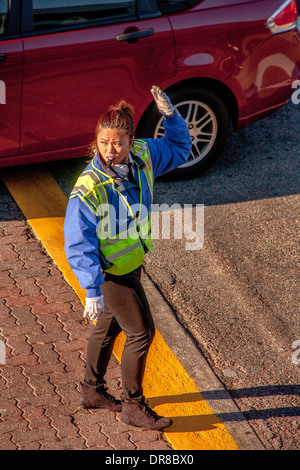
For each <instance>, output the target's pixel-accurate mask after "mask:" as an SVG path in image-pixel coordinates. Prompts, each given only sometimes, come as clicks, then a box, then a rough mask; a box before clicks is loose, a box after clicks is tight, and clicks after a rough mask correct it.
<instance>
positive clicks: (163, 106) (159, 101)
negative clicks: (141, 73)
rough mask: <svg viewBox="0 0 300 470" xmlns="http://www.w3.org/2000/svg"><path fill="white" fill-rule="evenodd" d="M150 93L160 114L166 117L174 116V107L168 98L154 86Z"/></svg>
mask: <svg viewBox="0 0 300 470" xmlns="http://www.w3.org/2000/svg"><path fill="white" fill-rule="evenodd" d="M151 93H152V95H153V98H154V101H155V104H156V106H157V109H158V111H159V112H160V114H162V115H163V116H166V117H169V116H172V114H174V107H173V105H172V103H171V101H170V98H169V97H168V96H167V95H166V94H165V93H164V92H163V91H162V90H161V89H160V88H159V87H158V86H156V85H153V86H152V88H151Z"/></svg>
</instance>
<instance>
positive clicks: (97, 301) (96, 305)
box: [83, 295, 104, 321]
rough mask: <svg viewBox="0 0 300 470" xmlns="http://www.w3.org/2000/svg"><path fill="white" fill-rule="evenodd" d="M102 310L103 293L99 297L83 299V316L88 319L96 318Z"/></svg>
mask: <svg viewBox="0 0 300 470" xmlns="http://www.w3.org/2000/svg"><path fill="white" fill-rule="evenodd" d="M103 311H104V300H103V295H100V297H87V298H86V299H85V309H84V312H83V316H84V318H86V319H88V320H92V321H94V320H96V321H97V320H98V318H99V317H100V316H101V315H102V313H103Z"/></svg>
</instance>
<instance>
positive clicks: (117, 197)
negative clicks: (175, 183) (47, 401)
mask: <svg viewBox="0 0 300 470" xmlns="http://www.w3.org/2000/svg"><path fill="white" fill-rule="evenodd" d="M151 92H152V95H153V98H154V101H155V103H156V106H157V108H158V110H159V111H160V113H161V114H163V115H164V117H165V119H164V122H163V125H164V128H165V134H164V136H163V137H162V138H160V139H135V138H134V124H133V114H134V109H133V107H132V106H131V105H130V104H128V103H127V102H125V101H124V100H121V101H120V102H119V103H118V104H116V105H115V106H111V107H110V108H109V109H108V110H107V111H106V112H105V113H104V114H103V115H102V116H101V117H100V119H99V121H98V123H97V127H96V131H95V137H96V138H95V140H94V142H92V144H91V154H92V160H91V161H90V163H89V164H88V166H87V167H86V169H85V170H84V171H83V173H82V174H81V175H80V177H79V178H78V180H77V182H76V184H75V187H74V188H73V190H72V192H71V195H70V198H69V202H68V207H67V211H66V218H65V228H64V230H65V252H66V255H67V258H68V261H69V264H70V266H71V268H72V270H73V272H74V273H75V275H76V277H77V278H78V281H79V283H80V285H81V287H82V288H83V289H86V300H85V309H84V314H83V315H84V317H85V318H86V319H88V320H92V321H94V323H95V327H94V328H93V331H92V333H91V336H90V339H89V341H88V347H87V359H86V367H85V376H84V380H83V384H82V395H81V405H82V406H83V407H86V408H106V409H109V410H112V411H119V412H121V420H122V421H123V422H125V423H127V424H131V425H135V426H140V427H142V428H144V429H156V430H161V429H163V428H165V427H167V426H169V425H170V424H171V422H172V421H171V419H169V418H166V417H163V416H159V415H157V413H155V412H154V411H153V410H152V409H151V408H149V406H148V405H147V404H146V402H145V398H144V396H143V387H142V382H143V376H144V370H145V364H146V358H147V353H148V350H149V346H150V344H151V342H152V340H153V336H154V333H155V327H154V323H153V319H152V315H151V311H150V308H149V304H148V301H147V297H146V294H145V291H144V289H143V286H142V284H141V266H142V264H143V260H144V257H145V254H146V253H147V252H148V251H149V252H152V251H153V248H152V239H151V204H152V198H153V182H154V180H155V178H156V177H157V176H160V175H162V174H164V173H166V172H168V171H170V170H173V169H175V168H177V167H178V166H180V165H182V164H183V163H185V162H186V161H187V159H188V156H189V154H190V151H191V138H190V135H189V131H188V129H187V125H186V123H185V121H184V119H183V118H182V117H180V116H179V115H178V114H177V112H176V111H175V110H174V107H173V106H172V104H171V102H170V100H169V98H168V96H167V95H166V94H165V93H164V92H162V91H161V89H160V88H158V87H156V86H153V87H152V89H151ZM120 331H123V332H124V334H125V336H126V341H125V345H124V350H123V354H122V360H121V373H122V396H121V400H117V399H116V398H115V397H113V396H112V395H111V394H110V393H108V388H107V384H106V381H105V373H106V369H107V366H108V363H109V360H110V357H111V354H112V350H113V345H114V341H115V338H116V337H117V335H118V334H119V333H120ZM154 379H155V378H153V380H154Z"/></svg>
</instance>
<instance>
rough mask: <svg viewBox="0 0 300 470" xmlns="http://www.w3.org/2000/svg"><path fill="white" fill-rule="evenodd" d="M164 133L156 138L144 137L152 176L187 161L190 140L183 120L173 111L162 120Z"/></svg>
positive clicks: (190, 145) (190, 144) (190, 147)
mask: <svg viewBox="0 0 300 470" xmlns="http://www.w3.org/2000/svg"><path fill="white" fill-rule="evenodd" d="M163 126H164V128H165V134H164V136H163V137H161V138H157V139H145V141H146V142H147V143H148V145H149V150H150V154H151V160H152V165H153V172H154V178H156V177H157V176H160V175H162V174H164V173H167V172H168V171H170V170H174V169H175V168H177V167H178V166H180V165H183V164H184V163H186V162H187V159H188V157H189V155H190V153H191V149H192V140H191V136H190V133H189V130H188V128H187V125H186V122H185V120H184V119H183V118H182V117H181V116H179V115H178V114H177V112H176V111H175V112H174V114H173V116H170V117H168V118H165V119H164V121H163Z"/></svg>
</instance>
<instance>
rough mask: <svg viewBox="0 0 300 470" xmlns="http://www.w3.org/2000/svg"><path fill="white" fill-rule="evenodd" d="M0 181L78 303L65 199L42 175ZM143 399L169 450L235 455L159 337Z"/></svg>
mask: <svg viewBox="0 0 300 470" xmlns="http://www.w3.org/2000/svg"><path fill="white" fill-rule="evenodd" d="M2 180H3V181H4V183H5V185H6V186H7V188H8V190H9V192H10V193H11V195H12V196H13V198H14V199H15V201H16V203H17V204H18V206H19V208H20V209H21V211H22V212H23V214H24V216H25V217H26V219H27V221H28V223H29V224H30V225H31V227H32V229H33V231H34V232H35V234H36V236H37V237H38V238H39V239H40V240H41V242H42V244H43V245H44V247H45V249H46V250H47V252H48V253H49V255H50V257H51V258H52V259H53V261H54V262H55V264H56V265H57V266H58V268H59V269H60V271H61V272H62V273H63V275H64V277H65V279H66V280H67V282H68V283H69V284H70V285H71V286H72V287H73V289H74V290H75V292H76V294H77V295H78V297H79V298H80V300H81V302H82V303H83V304H84V302H85V290H83V289H82V288H81V287H80V285H79V283H78V281H77V279H76V277H75V275H74V274H73V272H72V270H71V269H70V266H69V263H68V261H67V259H66V256H65V253H64V233H63V224H64V215H65V211H66V207H67V198H66V196H65V195H64V193H63V192H62V190H61V188H60V187H59V186H58V184H57V182H56V181H55V179H54V178H53V177H52V175H51V174H50V173H48V172H47V171H46V170H44V169H37V168H36V167H32V168H28V167H26V168H22V169H21V168H17V169H11V168H9V169H7V170H4V171H3V176H2ZM124 341H125V336H124V334H123V333H121V334H120V335H119V337H118V338H117V340H116V342H115V347H114V355H115V356H116V357H117V359H118V360H119V361H121V357H122V350H123V346H124ZM143 387H144V394H145V396H146V397H147V399H148V400H149V404H150V406H151V407H153V408H154V409H155V411H156V412H157V413H159V414H162V415H165V416H169V417H171V418H172V419H173V424H172V425H171V426H170V427H169V428H167V429H166V431H165V433H164V434H165V436H166V437H167V439H168V440H169V442H170V443H171V445H172V447H173V449H175V450H238V446H237V444H236V442H235V441H234V439H233V438H232V437H231V435H230V434H229V433H228V431H227V429H226V428H225V426H224V425H223V423H222V422H221V421H220V419H219V418H218V417H217V416H216V415H215V414H214V413H213V412H212V410H211V408H210V407H209V405H208V404H207V403H206V401H205V400H204V399H203V396H202V395H201V393H200V391H199V390H198V388H197V387H196V385H195V383H194V382H193V380H192V379H191V378H190V377H189V375H188V374H187V372H186V371H185V369H184V368H183V367H182V365H181V363H180V362H179V361H178V359H177V358H176V356H175V355H174V354H173V352H172V351H171V350H170V348H169V347H168V346H167V344H166V343H165V341H164V339H163V338H162V336H161V334H160V333H159V331H156V335H155V338H154V341H153V343H152V345H151V348H150V350H149V354H148V358H147V365H146V370H145V376H144V382H143Z"/></svg>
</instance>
